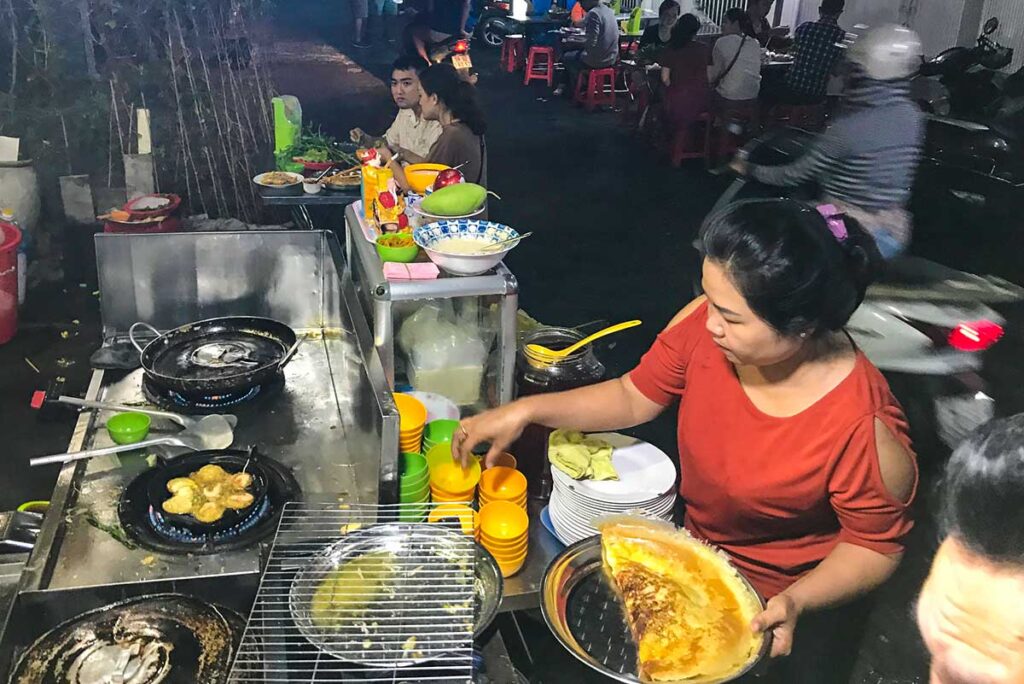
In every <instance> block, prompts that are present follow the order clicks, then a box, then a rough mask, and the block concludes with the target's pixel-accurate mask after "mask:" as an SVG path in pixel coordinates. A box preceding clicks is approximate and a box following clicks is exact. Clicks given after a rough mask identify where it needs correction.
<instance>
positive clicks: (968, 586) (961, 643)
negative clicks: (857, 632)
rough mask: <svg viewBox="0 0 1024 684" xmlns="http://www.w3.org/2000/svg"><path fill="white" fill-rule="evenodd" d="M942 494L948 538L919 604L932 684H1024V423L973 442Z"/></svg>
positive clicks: (964, 447)
mask: <svg viewBox="0 0 1024 684" xmlns="http://www.w3.org/2000/svg"><path fill="white" fill-rule="evenodd" d="M940 495H941V499H942V503H941V506H940V509H939V525H940V531H941V533H942V535H943V537H944V538H943V540H942V544H941V546H939V550H938V552H937V553H936V554H935V558H934V560H933V562H932V567H931V572H930V573H929V575H928V579H927V581H926V582H925V584H924V588H923V589H922V590H921V597H920V599H919V600H918V602H917V624H918V627H919V628H920V630H921V636H922V637H924V643H925V646H927V647H928V651H929V652H930V653H931V656H932V660H931V679H930V680H929V681H930V682H932V683H933V684H1019V683H1020V682H1024V648H1022V646H1021V640H1022V637H1021V635H1024V614H1022V613H1021V610H1020V606H1021V605H1024V507H1022V506H1021V505H1020V502H1021V501H1024V414H1017V415H1015V416H1011V417H1010V418H1002V419H999V420H994V421H992V422H990V423H988V424H986V425H984V426H982V427H981V428H979V429H978V430H976V431H975V432H973V433H972V434H971V435H969V436H968V437H967V439H965V440H964V442H963V443H962V444H960V446H958V447H957V448H956V450H955V451H954V452H953V455H952V457H951V458H950V459H949V462H948V463H947V464H946V468H945V473H944V475H943V478H942V484H941V487H940Z"/></svg>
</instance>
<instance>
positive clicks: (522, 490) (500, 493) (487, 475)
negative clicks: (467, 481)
mask: <svg viewBox="0 0 1024 684" xmlns="http://www.w3.org/2000/svg"><path fill="white" fill-rule="evenodd" d="M480 496H481V497H485V496H486V497H487V498H488V499H491V500H495V501H499V500H500V501H517V500H519V499H521V498H522V497H524V496H526V476H525V475H523V474H522V473H521V472H519V471H518V470H516V469H514V468H506V467H505V466H496V467H494V468H488V469H487V470H485V471H484V472H483V474H482V475H481V476H480Z"/></svg>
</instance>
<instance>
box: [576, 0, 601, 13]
mask: <svg viewBox="0 0 1024 684" xmlns="http://www.w3.org/2000/svg"><path fill="white" fill-rule="evenodd" d="M600 4H601V0H580V6H581V7H582V8H583V9H585V10H586V11H588V12H589V11H590V10H592V9H594V8H595V7H597V6H598V5H600Z"/></svg>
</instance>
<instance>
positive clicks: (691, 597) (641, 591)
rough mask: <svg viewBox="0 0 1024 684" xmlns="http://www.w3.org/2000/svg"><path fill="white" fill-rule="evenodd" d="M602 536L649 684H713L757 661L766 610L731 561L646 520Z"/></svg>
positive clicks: (611, 526) (628, 523)
mask: <svg viewBox="0 0 1024 684" xmlns="http://www.w3.org/2000/svg"><path fill="white" fill-rule="evenodd" d="M620 520H622V522H618V523H613V524H607V525H604V526H602V528H601V551H602V557H603V559H604V565H605V568H606V569H607V570H608V572H609V573H610V574H611V576H612V578H613V579H614V580H615V585H616V586H617V587H618V590H619V592H620V593H621V596H622V599H623V602H624V603H625V606H626V616H627V621H628V622H629V626H630V629H631V631H632V632H633V638H634V639H635V641H636V644H637V652H638V653H637V655H638V661H639V666H638V669H639V673H638V674H639V676H640V678H641V679H642V680H643V681H648V682H668V681H676V680H682V679H696V680H713V679H717V678H720V677H725V676H728V675H730V674H733V673H736V672H738V671H739V670H741V669H742V668H743V667H744V666H746V664H747V663H749V662H750V661H751V660H752V659H753V658H755V657H756V655H757V653H758V651H759V649H760V648H761V640H762V638H763V637H762V636H761V635H757V634H754V633H753V632H751V630H750V621H751V620H752V619H753V618H754V616H755V615H757V614H758V612H760V610H761V606H760V602H759V600H758V598H757V596H756V595H754V594H753V593H752V592H751V591H750V590H749V589H748V588H747V586H746V584H745V583H744V582H743V581H742V580H741V579H740V577H739V575H738V574H737V573H736V570H735V569H734V568H733V567H732V566H731V565H730V564H729V562H728V560H727V559H726V558H725V557H724V556H723V555H722V554H720V553H719V552H717V551H715V550H714V549H712V548H711V547H709V546H707V545H705V544H702V543H700V542H699V541H697V540H695V539H694V538H693V537H691V536H690V535H689V534H688V533H687V532H686V531H685V530H672V529H666V528H665V527H664V526H661V525H658V524H652V523H649V522H646V521H643V520H640V521H638V522H634V521H630V520H629V519H627V518H623V519H620Z"/></svg>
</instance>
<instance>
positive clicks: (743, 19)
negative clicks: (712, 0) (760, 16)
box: [725, 7, 757, 38]
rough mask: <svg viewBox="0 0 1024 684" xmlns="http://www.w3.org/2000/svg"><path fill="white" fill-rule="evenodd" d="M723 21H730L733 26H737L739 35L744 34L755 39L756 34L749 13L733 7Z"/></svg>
mask: <svg viewBox="0 0 1024 684" xmlns="http://www.w3.org/2000/svg"><path fill="white" fill-rule="evenodd" d="M725 21H731V22H733V23H734V24H739V25H740V32H741V33H744V34H746V35H747V36H749V37H751V38H757V32H755V31H754V21H753V19H751V18H750V13H749V12H747V11H745V10H742V9H740V8H739V7H733V8H732V9H731V10H729V11H728V12H726V13H725Z"/></svg>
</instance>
